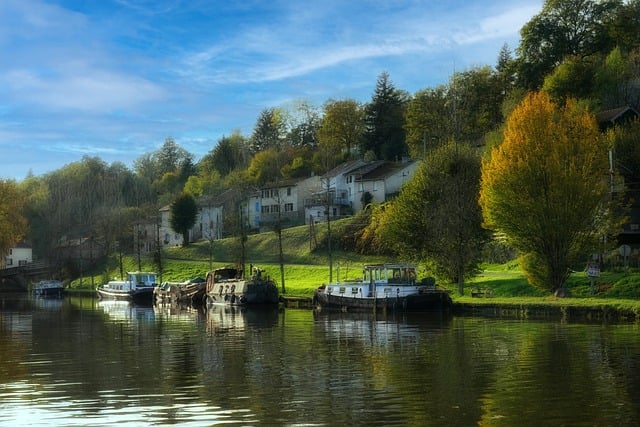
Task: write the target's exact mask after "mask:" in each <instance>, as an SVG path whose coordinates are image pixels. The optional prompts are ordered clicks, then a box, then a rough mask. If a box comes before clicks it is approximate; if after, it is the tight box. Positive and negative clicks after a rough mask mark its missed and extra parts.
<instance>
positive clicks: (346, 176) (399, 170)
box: [305, 160, 417, 223]
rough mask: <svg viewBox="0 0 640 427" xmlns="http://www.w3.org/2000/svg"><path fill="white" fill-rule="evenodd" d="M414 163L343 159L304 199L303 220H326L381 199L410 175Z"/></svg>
mask: <svg viewBox="0 0 640 427" xmlns="http://www.w3.org/2000/svg"><path fill="white" fill-rule="evenodd" d="M416 167H417V163H416V162H414V161H411V160H404V161H402V162H387V161H383V160H379V161H374V162H365V161H363V160H354V161H351V162H346V163H343V164H341V165H340V166H338V167H337V168H335V169H333V170H331V171H329V172H327V173H326V174H325V175H324V177H323V180H322V189H321V191H319V192H318V193H317V194H315V195H314V197H313V198H312V199H309V200H308V202H307V203H305V207H306V218H307V223H309V222H310V220H311V219H312V220H313V221H314V222H316V223H318V222H323V221H325V220H326V218H325V212H326V211H327V204H328V205H329V215H330V216H331V217H332V218H334V217H335V218H339V217H343V216H347V215H350V214H353V213H354V212H358V211H360V210H362V209H363V208H364V203H365V202H368V203H371V202H374V203H382V202H384V201H386V200H388V199H389V198H390V197H392V196H393V195H394V194H396V193H398V192H399V191H400V188H401V187H402V185H403V184H404V183H405V182H407V181H408V180H409V179H411V176H412V175H413V173H414V171H415V169H416Z"/></svg>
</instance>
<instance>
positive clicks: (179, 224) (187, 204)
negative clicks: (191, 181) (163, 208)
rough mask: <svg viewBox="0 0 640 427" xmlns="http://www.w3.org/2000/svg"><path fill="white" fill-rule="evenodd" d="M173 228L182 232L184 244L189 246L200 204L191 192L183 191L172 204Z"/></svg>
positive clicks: (171, 219)
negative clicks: (190, 234)
mask: <svg viewBox="0 0 640 427" xmlns="http://www.w3.org/2000/svg"><path fill="white" fill-rule="evenodd" d="M170 209H171V217H170V220H169V221H170V225H171V229H172V230H173V231H175V232H176V233H180V234H182V246H184V247H186V246H189V230H190V229H191V227H193V226H194V225H195V223H196V218H197V215H198V204H197V203H196V199H195V198H194V197H193V196H192V195H191V194H189V193H182V194H180V195H179V196H178V198H177V199H176V200H175V201H174V202H173V203H172V204H171V207H170Z"/></svg>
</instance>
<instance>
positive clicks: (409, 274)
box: [313, 264, 451, 311]
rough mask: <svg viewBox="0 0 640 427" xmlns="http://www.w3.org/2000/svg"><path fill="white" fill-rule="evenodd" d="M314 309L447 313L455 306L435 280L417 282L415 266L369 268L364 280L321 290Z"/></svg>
mask: <svg viewBox="0 0 640 427" xmlns="http://www.w3.org/2000/svg"><path fill="white" fill-rule="evenodd" d="M313 303H314V306H316V307H318V308H326V309H339V310H342V311H350V310H363V309H366V310H373V309H382V310H443V309H448V308H449V307H450V306H451V297H450V295H449V291H447V290H444V289H440V288H439V287H438V286H437V285H436V284H435V280H434V279H433V278H430V277H429V278H425V279H422V280H418V279H417V268H416V267H415V266H414V265H412V264H374V265H366V266H364V268H363V270H362V278H360V279H356V280H345V281H342V282H340V281H338V282H336V283H331V284H329V285H323V286H320V287H319V288H318V289H316V290H315V291H314V294H313Z"/></svg>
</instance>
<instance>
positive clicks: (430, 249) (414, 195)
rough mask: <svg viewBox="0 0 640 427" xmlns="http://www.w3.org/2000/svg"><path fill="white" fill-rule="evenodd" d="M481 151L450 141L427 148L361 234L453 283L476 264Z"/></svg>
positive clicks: (480, 231) (481, 232)
mask: <svg viewBox="0 0 640 427" xmlns="http://www.w3.org/2000/svg"><path fill="white" fill-rule="evenodd" d="M479 182H480V157H479V155H478V153H477V152H475V151H474V150H472V149H471V148H470V147H469V146H467V145H457V144H455V143H453V142H451V143H448V144H445V145H443V146H441V147H438V148H437V149H435V150H432V151H431V152H430V153H429V154H428V156H427V158H426V159H425V161H424V162H422V163H421V164H420V166H419V167H418V169H417V170H416V172H415V174H414V175H413V177H412V179H411V181H409V182H408V183H407V184H405V186H404V187H403V188H402V191H401V192H400V194H399V195H398V197H397V198H396V199H394V200H393V201H391V202H387V203H386V204H384V205H382V206H381V207H380V208H378V209H377V210H376V211H375V212H374V214H373V219H372V221H371V225H370V228H369V230H365V232H364V235H363V236H362V237H363V240H367V239H368V238H369V237H368V236H367V234H369V235H370V234H373V235H375V236H376V237H375V238H374V239H373V240H374V244H375V245H377V246H381V247H384V246H385V245H388V247H390V249H391V250H392V251H393V252H395V253H398V254H400V255H401V256H403V257H405V258H408V259H414V260H419V261H424V262H426V263H427V265H428V267H429V269H430V270H431V271H433V272H434V273H435V274H436V275H437V276H439V277H441V278H443V279H446V280H447V281H449V282H452V283H457V284H458V291H459V293H460V294H462V293H463V284H464V279H467V278H469V277H472V276H473V275H474V274H475V273H476V272H477V269H478V262H479V260H480V253H481V249H482V245H483V243H484V242H485V240H486V232H485V230H484V229H483V228H482V226H481V224H482V215H481V210H480V207H479V205H478V192H479Z"/></svg>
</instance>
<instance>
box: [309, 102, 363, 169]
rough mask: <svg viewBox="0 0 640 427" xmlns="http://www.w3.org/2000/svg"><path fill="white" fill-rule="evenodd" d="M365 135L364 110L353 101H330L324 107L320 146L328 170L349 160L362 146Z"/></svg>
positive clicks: (319, 130) (319, 133)
mask: <svg viewBox="0 0 640 427" xmlns="http://www.w3.org/2000/svg"><path fill="white" fill-rule="evenodd" d="M363 134H364V109H363V108H362V105H360V103H359V102H357V101H355V100H353V99H344V100H341V101H334V100H330V101H327V102H326V103H325V105H324V116H323V117H322V124H321V125H320V128H319V129H318V145H319V146H320V149H321V150H322V151H323V152H324V153H325V154H326V156H327V159H328V160H329V161H328V162H327V165H326V166H327V169H330V168H333V167H334V166H336V164H337V163H339V162H341V161H344V160H348V159H350V158H351V156H352V154H353V149H354V148H357V147H359V146H360V144H361V142H362V137H363Z"/></svg>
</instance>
